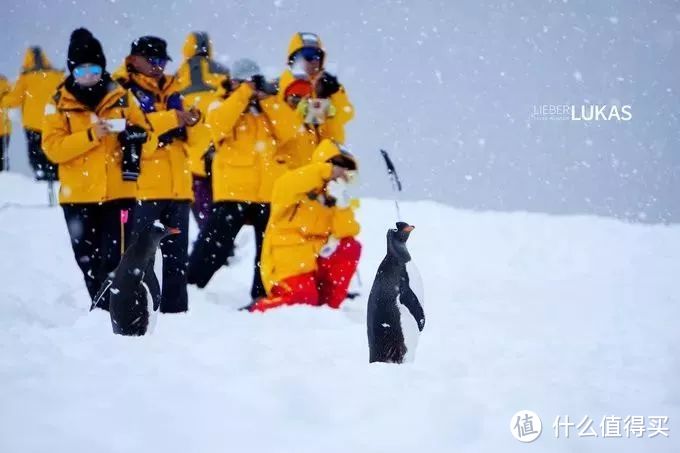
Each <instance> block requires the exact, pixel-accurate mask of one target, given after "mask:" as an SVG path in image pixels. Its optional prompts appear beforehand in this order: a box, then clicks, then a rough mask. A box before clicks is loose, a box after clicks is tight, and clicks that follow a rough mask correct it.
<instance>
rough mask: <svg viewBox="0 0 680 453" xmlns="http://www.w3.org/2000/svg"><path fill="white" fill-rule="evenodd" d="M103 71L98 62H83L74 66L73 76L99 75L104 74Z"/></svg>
mask: <svg viewBox="0 0 680 453" xmlns="http://www.w3.org/2000/svg"><path fill="white" fill-rule="evenodd" d="M103 71H104V70H103V69H102V67H101V66H99V65H97V64H83V65H80V66H77V67H75V68H73V77H75V78H77V79H79V78H81V77H87V76H90V75H92V76H98V75H102V72H103Z"/></svg>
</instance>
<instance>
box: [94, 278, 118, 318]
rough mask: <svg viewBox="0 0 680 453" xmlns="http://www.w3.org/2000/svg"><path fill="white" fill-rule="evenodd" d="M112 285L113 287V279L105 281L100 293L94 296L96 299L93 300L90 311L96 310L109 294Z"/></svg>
mask: <svg viewBox="0 0 680 453" xmlns="http://www.w3.org/2000/svg"><path fill="white" fill-rule="evenodd" d="M111 285H113V278H111V277H109V278H107V279H106V280H104V283H102V286H101V288H99V291H97V294H96V295H95V296H94V299H92V305H90V311H92V310H94V309H95V307H96V306H97V305H99V302H101V300H102V299H103V298H104V297H105V296H106V295H107V294H108V292H109V289H110V288H111Z"/></svg>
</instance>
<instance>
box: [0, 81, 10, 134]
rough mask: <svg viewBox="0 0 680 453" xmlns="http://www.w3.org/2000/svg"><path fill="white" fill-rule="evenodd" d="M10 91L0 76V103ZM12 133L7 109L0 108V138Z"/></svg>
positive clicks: (8, 85)
mask: <svg viewBox="0 0 680 453" xmlns="http://www.w3.org/2000/svg"><path fill="white" fill-rule="evenodd" d="M11 90H12V86H11V85H10V84H9V82H8V81H7V79H6V78H5V76H2V75H0V102H2V98H3V97H4V96H5V95H6V94H7V93H9V92H10V91H11ZM11 133H12V121H10V119H9V115H8V112H7V109H3V108H2V107H0V136H5V135H10V134H11Z"/></svg>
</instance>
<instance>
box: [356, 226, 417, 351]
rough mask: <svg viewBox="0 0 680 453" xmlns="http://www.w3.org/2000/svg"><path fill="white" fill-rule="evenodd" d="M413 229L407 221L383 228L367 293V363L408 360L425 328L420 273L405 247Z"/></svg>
mask: <svg viewBox="0 0 680 453" xmlns="http://www.w3.org/2000/svg"><path fill="white" fill-rule="evenodd" d="M413 229H414V227H413V226H412V225H409V224H408V223H404V222H397V228H396V229H390V230H387V255H386V256H385V259H383V261H382V263H380V266H379V267H378V272H377V274H376V276H375V280H374V281H373V287H372V288H371V294H370V295H369V296H368V313H367V330H368V348H369V359H368V361H369V362H370V363H373V362H387V363H403V362H404V361H407V362H408V361H412V360H413V359H414V357H415V349H416V346H417V344H418V336H419V335H420V332H421V331H422V330H423V328H424V327H425V312H424V311H423V306H422V303H423V297H422V286H421V281H420V274H418V272H417V270H416V269H415V267H414V266H413V264H412V262H411V255H410V254H409V252H408V249H407V248H406V241H407V240H408V237H409V234H410V233H411V231H413Z"/></svg>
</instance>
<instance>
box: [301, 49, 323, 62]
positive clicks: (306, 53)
mask: <svg viewBox="0 0 680 453" xmlns="http://www.w3.org/2000/svg"><path fill="white" fill-rule="evenodd" d="M298 52H299V54H300V55H301V56H302V58H304V59H305V60H307V61H320V60H321V59H322V58H323V51H322V50H321V49H317V48H316V47H303V48H302V49H300V50H299V51H298Z"/></svg>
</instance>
